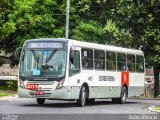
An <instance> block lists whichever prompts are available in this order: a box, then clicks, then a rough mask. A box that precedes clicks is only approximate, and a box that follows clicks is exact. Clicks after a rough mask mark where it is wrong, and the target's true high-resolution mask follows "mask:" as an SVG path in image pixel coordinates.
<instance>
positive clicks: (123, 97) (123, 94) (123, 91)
mask: <svg viewBox="0 0 160 120" xmlns="http://www.w3.org/2000/svg"><path fill="white" fill-rule="evenodd" d="M126 99H127V89H126V87H122V89H121V96H120V98H118V103H119V104H124V103H126Z"/></svg>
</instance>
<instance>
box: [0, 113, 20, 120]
mask: <svg viewBox="0 0 160 120" xmlns="http://www.w3.org/2000/svg"><path fill="white" fill-rule="evenodd" d="M2 120H18V115H15V114H2Z"/></svg>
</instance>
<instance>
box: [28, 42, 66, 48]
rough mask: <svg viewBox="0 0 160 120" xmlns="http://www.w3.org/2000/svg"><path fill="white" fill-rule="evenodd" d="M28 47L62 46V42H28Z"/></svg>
mask: <svg viewBox="0 0 160 120" xmlns="http://www.w3.org/2000/svg"><path fill="white" fill-rule="evenodd" d="M27 47H28V48H63V43H62V42H30V43H28V45H27Z"/></svg>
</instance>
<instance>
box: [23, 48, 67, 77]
mask: <svg viewBox="0 0 160 120" xmlns="http://www.w3.org/2000/svg"><path fill="white" fill-rule="evenodd" d="M65 69H66V51H65V50H57V49H52V50H34V49H30V50H24V51H23V53H22V58H21V64H20V76H23V77H30V76H38V77H52V78H59V77H63V76H64V75H65Z"/></svg>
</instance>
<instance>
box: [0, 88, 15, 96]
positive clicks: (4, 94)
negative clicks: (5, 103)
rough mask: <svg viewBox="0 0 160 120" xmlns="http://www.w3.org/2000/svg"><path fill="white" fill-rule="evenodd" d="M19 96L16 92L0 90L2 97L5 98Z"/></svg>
mask: <svg viewBox="0 0 160 120" xmlns="http://www.w3.org/2000/svg"><path fill="white" fill-rule="evenodd" d="M16 94H17V92H16V91H10V90H6V91H5V90H0V97H5V96H15V95H16Z"/></svg>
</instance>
